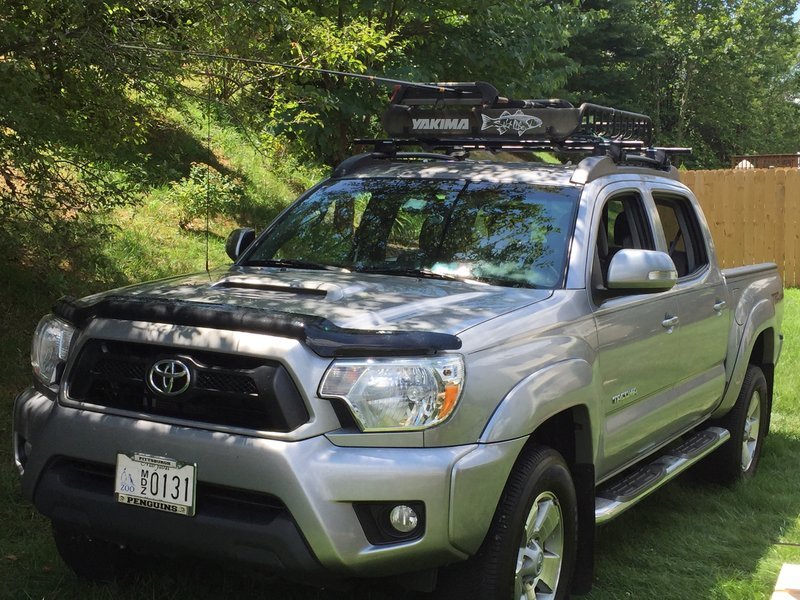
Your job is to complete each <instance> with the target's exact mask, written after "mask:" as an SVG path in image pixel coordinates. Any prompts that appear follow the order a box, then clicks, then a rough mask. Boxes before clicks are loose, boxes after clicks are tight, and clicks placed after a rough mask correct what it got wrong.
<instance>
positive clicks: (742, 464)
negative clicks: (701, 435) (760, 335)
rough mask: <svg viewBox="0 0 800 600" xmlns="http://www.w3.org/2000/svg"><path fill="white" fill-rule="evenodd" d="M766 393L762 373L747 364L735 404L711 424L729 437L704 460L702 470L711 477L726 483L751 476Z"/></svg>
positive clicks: (763, 421) (761, 437) (766, 404)
mask: <svg viewBox="0 0 800 600" xmlns="http://www.w3.org/2000/svg"><path fill="white" fill-rule="evenodd" d="M768 394H769V389H768V387H767V380H766V378H765V377H764V372H763V371H762V370H761V368H760V367H757V366H756V365H749V366H748V367H747V373H746V374H745V377H744V381H743V382H742V389H741V390H740V391H739V396H738V398H737V399H736V404H734V406H733V408H732V409H731V411H730V412H729V413H728V414H727V415H725V416H724V417H723V418H722V419H720V420H718V421H717V422H716V423H714V424H715V425H718V426H720V427H724V428H725V429H727V430H728V431H730V433H731V439H730V440H729V441H728V443H726V444H724V445H723V446H722V447H721V448H720V449H719V450H717V451H716V452H714V453H713V454H712V455H711V456H709V457H708V459H706V460H707V462H706V473H707V474H708V476H709V477H710V478H711V479H713V480H715V481H717V482H719V483H728V484H730V483H735V482H737V481H740V480H743V479H750V478H751V477H753V475H755V472H756V470H757V469H758V462H759V459H760V458H761V447H762V445H763V442H764V433H765V425H766V423H767V418H768V416H769V415H768V412H767V411H768V409H769V396H768Z"/></svg>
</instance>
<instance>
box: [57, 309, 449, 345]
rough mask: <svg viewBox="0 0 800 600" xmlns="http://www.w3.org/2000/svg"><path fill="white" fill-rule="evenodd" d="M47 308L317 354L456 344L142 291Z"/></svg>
mask: <svg viewBox="0 0 800 600" xmlns="http://www.w3.org/2000/svg"><path fill="white" fill-rule="evenodd" d="M53 313H54V314H55V315H57V316H59V317H61V318H63V319H65V320H67V321H69V322H70V323H73V324H74V325H76V326H77V327H84V326H85V325H86V324H87V323H88V322H89V321H91V320H92V319H96V318H99V319H120V320H124V321H146V322H151V323H167V324H171V325H183V326H186V327H210V328H213V329H227V330H231V331H246V332H251V333H264V334H269V335H276V336H279V337H286V338H293V339H296V340H299V341H301V342H302V343H303V344H305V345H306V346H308V348H309V349H311V350H312V351H313V352H314V353H316V354H318V355H319V356H322V357H336V356H386V355H392V356H397V355H403V356H412V355H420V354H427V355H430V354H436V353H437V352H440V351H442V350H458V349H460V348H461V340H460V339H459V338H458V336H455V335H451V334H448V333H436V332H426V331H373V330H363V329H345V328H342V327H339V326H338V325H336V324H334V323H332V322H331V321H329V320H328V319H325V318H323V317H316V316H312V315H303V314H297V313H289V312H280V311H266V310H259V309H256V308H246V307H241V306H236V305H233V304H209V303H203V302H189V301H185V300H165V299H163V298H150V297H142V296H139V297H125V296H114V295H109V296H105V297H103V298H102V299H100V300H98V301H97V302H84V301H81V300H76V299H75V298H71V297H68V296H65V297H63V298H61V299H60V300H58V302H56V304H55V306H54V307H53Z"/></svg>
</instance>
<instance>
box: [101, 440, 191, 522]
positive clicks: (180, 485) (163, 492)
mask: <svg viewBox="0 0 800 600" xmlns="http://www.w3.org/2000/svg"><path fill="white" fill-rule="evenodd" d="M195 472H196V466H195V465H193V464H187V463H182V462H179V461H177V460H174V459H171V458H166V457H163V456H151V455H150V454H140V453H136V454H117V475H116V478H115V483H114V485H115V488H114V495H115V496H116V498H117V502H121V503H123V504H128V505H130V506H142V507H144V508H152V509H154V510H163V511H165V512H170V513H173V514H176V515H185V516H187V517H192V516H194V496H195V494H194V492H195V485H196V481H197V480H196V476H195Z"/></svg>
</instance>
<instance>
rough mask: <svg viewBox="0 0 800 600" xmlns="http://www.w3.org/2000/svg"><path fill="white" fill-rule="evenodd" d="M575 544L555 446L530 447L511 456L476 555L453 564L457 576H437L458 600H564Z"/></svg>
mask: <svg viewBox="0 0 800 600" xmlns="http://www.w3.org/2000/svg"><path fill="white" fill-rule="evenodd" d="M577 545H578V511H577V501H576V495H575V486H574V484H573V482H572V476H571V474H570V471H569V467H567V464H566V462H565V461H564V459H563V458H562V457H561V455H560V454H559V453H558V452H556V451H555V450H553V449H551V448H547V447H544V446H538V445H534V446H530V447H528V448H526V450H525V451H524V452H523V454H522V455H521V456H520V458H519V459H518V460H517V464H516V465H515V467H514V470H513V471H512V473H511V476H510V477H509V480H508V482H507V483H506V487H505V490H504V491H503V495H502V496H501V498H500V502H499V503H498V506H497V511H496V512H495V516H494V519H493V521H492V524H491V526H490V528H489V532H488V533H487V534H486V538H485V540H484V542H483V545H482V546H481V548H480V550H479V551H478V554H476V555H475V556H474V557H473V558H472V559H470V560H469V561H468V562H467V563H465V564H464V565H458V566H457V567H456V569H457V570H459V571H460V573H459V575H460V576H457V577H445V578H443V580H442V583H443V584H444V586H445V589H443V590H442V592H445V591H446V592H447V593H449V594H450V596H449V597H451V598H462V599H464V600H466V599H470V598H474V599H476V600H561V599H563V598H567V597H568V592H569V587H570V583H571V579H572V572H573V570H574V567H575V554H576V550H577ZM452 574H453V573H450V575H452ZM437 597H440V596H437Z"/></svg>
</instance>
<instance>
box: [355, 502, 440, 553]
mask: <svg viewBox="0 0 800 600" xmlns="http://www.w3.org/2000/svg"><path fill="white" fill-rule="evenodd" d="M400 504H405V505H406V506H409V507H411V508H412V509H414V512H416V513H417V517H418V518H419V522H418V523H417V526H416V528H414V530H413V531H409V532H408V533H403V532H401V531H397V530H396V529H395V528H394V527H392V525H391V523H390V521H389V514H390V513H391V512H392V509H393V508H394V507H395V506H398V505H400ZM353 510H354V511H355V513H356V517H358V522H359V523H360V524H361V528H362V529H363V530H364V535H365V536H366V537H367V541H369V543H370V544H373V545H375V546H384V545H389V544H399V543H403V542H410V541H411V540H417V539H419V538H421V537H422V536H423V535H425V503H424V502H421V501H419V500H412V501H408V500H397V501H391V502H388V501H381V502H353Z"/></svg>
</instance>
